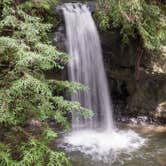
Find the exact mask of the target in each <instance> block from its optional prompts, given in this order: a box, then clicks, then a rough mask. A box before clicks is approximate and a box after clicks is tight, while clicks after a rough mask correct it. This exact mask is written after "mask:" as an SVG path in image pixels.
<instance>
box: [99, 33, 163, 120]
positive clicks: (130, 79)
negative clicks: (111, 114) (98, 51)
mask: <svg viewBox="0 0 166 166" xmlns="http://www.w3.org/2000/svg"><path fill="white" fill-rule="evenodd" d="M101 43H102V48H103V55H104V59H105V66H106V71H107V75H108V79H109V83H110V91H111V94H112V98H113V103H114V108H115V112H116V113H115V115H117V116H131V117H137V116H148V117H149V118H150V119H153V120H154V121H157V122H161V123H166V53H165V51H164V50H163V51H161V52H153V53H149V52H145V51H144V53H143V55H142V57H141V59H140V64H139V69H138V70H139V77H138V78H136V77H135V73H136V71H135V70H136V68H135V65H136V61H137V47H138V42H137V41H132V42H131V43H129V45H128V46H124V45H123V44H122V43H121V40H120V35H119V32H118V31H117V30H114V31H111V32H104V33H103V32H102V33H101Z"/></svg>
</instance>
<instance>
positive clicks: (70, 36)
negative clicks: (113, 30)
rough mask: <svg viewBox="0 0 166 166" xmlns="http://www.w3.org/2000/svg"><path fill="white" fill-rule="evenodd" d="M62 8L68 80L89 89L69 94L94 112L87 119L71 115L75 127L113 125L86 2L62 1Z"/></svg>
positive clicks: (96, 33) (101, 64)
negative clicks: (68, 58) (67, 58)
mask: <svg viewBox="0 0 166 166" xmlns="http://www.w3.org/2000/svg"><path fill="white" fill-rule="evenodd" d="M62 9H63V13H64V17H65V23H66V32H67V50H68V53H69V55H71V56H72V58H71V60H70V62H69V64H68V76H69V79H70V80H71V81H75V82H79V83H82V84H84V85H86V86H87V87H88V88H89V89H88V90H87V91H84V92H78V93H77V94H72V96H71V100H72V101H78V102H80V103H81V104H82V106H83V107H85V108H89V109H91V110H93V111H94V117H93V118H91V119H90V120H85V119H83V118H81V117H80V116H79V115H77V113H73V115H72V126H73V128H74V129H80V128H96V127H102V128H105V129H106V130H110V131H111V130H112V129H113V128H114V125H113V119H112V108H111V102H110V97H109V90H108V85H107V79H106V75H105V71H104V65H103V59H102V53H101V46H100V40H99V35H98V32H97V29H96V26H95V24H94V21H93V19H92V16H91V13H90V11H89V9H88V8H87V7H86V5H80V4H65V5H64V7H63V8H62Z"/></svg>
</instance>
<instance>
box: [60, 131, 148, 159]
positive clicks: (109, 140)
mask: <svg viewBox="0 0 166 166" xmlns="http://www.w3.org/2000/svg"><path fill="white" fill-rule="evenodd" d="M144 143H145V139H142V138H141V137H140V136H139V135H138V134H137V133H135V132H134V131H132V130H128V131H113V132H111V133H110V132H98V131H94V130H82V131H76V132H72V133H70V134H69V135H66V136H65V137H64V140H63V144H61V147H63V148H64V149H65V150H66V151H68V152H74V151H80V152H82V153H85V154H86V155H90V156H91V157H92V158H93V159H95V160H102V161H105V162H107V161H109V162H110V161H114V160H116V159H117V157H118V155H119V154H121V153H131V152H133V151H135V150H137V149H139V148H140V147H141V146H142V145H144Z"/></svg>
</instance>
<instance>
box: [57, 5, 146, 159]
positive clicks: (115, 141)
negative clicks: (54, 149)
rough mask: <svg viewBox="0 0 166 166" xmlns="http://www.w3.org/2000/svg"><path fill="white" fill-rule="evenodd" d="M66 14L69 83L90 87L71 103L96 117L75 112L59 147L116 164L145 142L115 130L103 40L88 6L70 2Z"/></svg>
mask: <svg viewBox="0 0 166 166" xmlns="http://www.w3.org/2000/svg"><path fill="white" fill-rule="evenodd" d="M62 11H63V14H64V18H65V24H66V38H67V39H66V47H67V51H68V54H69V55H70V56H71V59H70V61H69V63H68V77H69V80H70V81H75V82H79V83H82V84H84V85H86V86H87V87H88V90H87V91H83V92H78V93H76V94H72V95H71V100H72V101H78V102H80V103H81V105H82V106H83V107H85V108H88V109H91V110H93V112H94V116H93V117H92V118H90V119H84V118H83V117H80V116H79V115H78V114H77V112H73V114H72V128H73V130H72V132H70V133H68V134H65V135H64V138H63V141H62V143H61V144H60V145H59V146H60V147H61V148H64V149H65V150H66V151H67V152H78V151H80V152H81V153H85V154H86V155H90V156H91V157H92V158H93V159H95V160H96V159H97V160H102V161H104V162H109V161H111V162H112V161H115V160H116V158H117V155H118V154H119V153H120V152H124V151H126V152H127V153H130V152H131V151H133V150H136V149H138V148H139V147H141V146H142V145H143V144H144V142H145V140H144V139H142V138H141V137H140V136H139V135H138V134H137V133H135V132H133V131H131V130H125V131H121V130H118V129H117V128H115V127H114V123H113V118H112V106H111V100H110V97H109V89H108V84H107V79H106V74H105V71H104V64H103V59H102V51H101V45H100V39H99V35H98V32H97V28H96V26H95V23H94V21H93V18H92V16H91V13H90V12H89V9H88V7H87V6H86V5H81V4H72V3H69V4H64V5H62ZM76 154H77V153H76Z"/></svg>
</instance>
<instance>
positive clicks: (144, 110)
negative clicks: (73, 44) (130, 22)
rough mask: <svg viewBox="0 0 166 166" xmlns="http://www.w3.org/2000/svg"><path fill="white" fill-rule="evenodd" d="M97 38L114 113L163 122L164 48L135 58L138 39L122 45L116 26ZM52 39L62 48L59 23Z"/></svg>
mask: <svg viewBox="0 0 166 166" xmlns="http://www.w3.org/2000/svg"><path fill="white" fill-rule="evenodd" d="M65 2H66V1H65ZM70 2H71V1H70ZM72 2H73V1H72ZM100 38H101V45H102V49H103V56H104V61H105V68H106V72H107V76H108V81H109V85H110V92H111V96H112V99H113V104H114V110H115V113H114V115H115V116H116V117H117V118H119V117H121V116H127V117H134V118H135V117H139V116H148V117H149V119H150V120H149V121H151V120H154V121H157V122H161V123H164V124H166V106H165V105H166V104H165V103H166V49H165V51H164V50H163V51H161V52H160V53H158V52H153V53H149V52H145V51H144V52H143V54H142V56H141V57H140V58H139V57H138V53H140V52H141V51H140V52H138V45H139V44H138V41H131V43H129V44H128V46H124V45H123V44H122V42H121V38H120V33H119V30H118V29H116V30H112V31H108V32H101V33H100ZM54 42H55V45H56V46H57V47H58V48H59V49H60V50H63V51H65V28H64V23H63V22H62V24H61V26H59V28H57V31H56V33H55V34H54ZM137 62H139V65H138V64H137ZM136 66H137V68H136ZM137 70H138V71H137Z"/></svg>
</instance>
